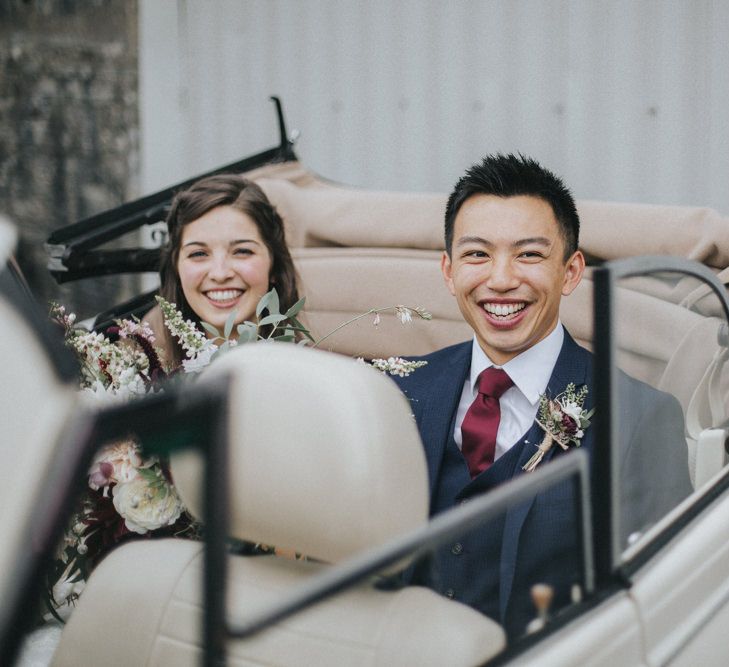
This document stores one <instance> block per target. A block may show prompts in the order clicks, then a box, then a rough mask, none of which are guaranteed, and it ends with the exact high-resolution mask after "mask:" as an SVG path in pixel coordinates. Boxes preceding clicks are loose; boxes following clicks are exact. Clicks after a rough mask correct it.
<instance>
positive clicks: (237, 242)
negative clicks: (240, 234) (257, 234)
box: [229, 239, 260, 245]
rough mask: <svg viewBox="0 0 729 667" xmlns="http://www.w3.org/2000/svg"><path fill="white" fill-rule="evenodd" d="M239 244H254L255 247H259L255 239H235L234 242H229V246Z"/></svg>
mask: <svg viewBox="0 0 729 667" xmlns="http://www.w3.org/2000/svg"><path fill="white" fill-rule="evenodd" d="M239 243H255V244H256V245H260V243H259V242H258V241H256V239H236V240H235V241H231V242H230V243H229V245H238V244H239Z"/></svg>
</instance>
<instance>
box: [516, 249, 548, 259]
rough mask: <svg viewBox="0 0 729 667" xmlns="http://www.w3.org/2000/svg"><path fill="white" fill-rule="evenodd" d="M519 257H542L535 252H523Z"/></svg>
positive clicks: (539, 253)
mask: <svg viewBox="0 0 729 667" xmlns="http://www.w3.org/2000/svg"><path fill="white" fill-rule="evenodd" d="M519 257H523V258H524V259H542V258H543V257H544V255H543V254H542V253H541V252H537V251H536V250H525V251H524V252H523V253H521V255H519Z"/></svg>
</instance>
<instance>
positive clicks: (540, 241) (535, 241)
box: [512, 236, 552, 248]
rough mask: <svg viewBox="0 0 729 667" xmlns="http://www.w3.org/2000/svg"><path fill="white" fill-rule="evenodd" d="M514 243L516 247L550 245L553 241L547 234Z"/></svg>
mask: <svg viewBox="0 0 729 667" xmlns="http://www.w3.org/2000/svg"><path fill="white" fill-rule="evenodd" d="M512 245H513V246H514V247H515V248H523V247H524V246H525V245H543V246H546V247H549V246H551V245H552V242H551V241H550V240H549V239H548V238H547V237H546V236H532V237H531V238H527V239H519V240H518V241H514V243H512Z"/></svg>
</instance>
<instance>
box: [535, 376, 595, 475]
mask: <svg viewBox="0 0 729 667" xmlns="http://www.w3.org/2000/svg"><path fill="white" fill-rule="evenodd" d="M586 397H587V386H586V385H582V387H580V388H579V389H575V384H574V382H570V383H569V384H568V385H567V388H566V389H565V390H564V391H563V392H562V393H561V394H559V395H558V396H556V397H555V398H547V396H546V394H542V395H541V396H540V397H539V412H538V413H537V424H539V426H541V427H542V429H543V430H544V438H543V440H542V442H541V444H539V445H537V451H536V452H535V453H534V455H533V456H532V457H531V458H530V459H529V460H528V461H527V462H526V465H524V467H523V470H526V471H527V472H531V471H532V470H534V468H536V467H537V466H538V465H539V462H540V461H541V460H542V459H543V458H544V455H545V454H546V453H547V452H548V451H549V450H550V449H551V448H552V445H554V443H555V442H556V443H557V444H558V445H559V446H560V447H561V448H562V449H567V448H568V447H569V446H570V444H573V445H574V446H575V447H579V446H580V444H581V440H582V436H584V435H585V429H586V428H587V427H588V426H589V425H590V418H591V417H592V415H593V413H594V412H595V408H593V409H592V410H589V411H587V410H585V409H583V407H582V406H583V404H584V402H585V398H586Z"/></svg>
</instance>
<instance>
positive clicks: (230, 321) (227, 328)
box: [223, 310, 238, 340]
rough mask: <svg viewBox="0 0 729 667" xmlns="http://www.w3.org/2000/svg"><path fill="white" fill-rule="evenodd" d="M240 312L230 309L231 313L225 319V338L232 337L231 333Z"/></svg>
mask: <svg viewBox="0 0 729 667" xmlns="http://www.w3.org/2000/svg"><path fill="white" fill-rule="evenodd" d="M237 314H238V313H237V312H236V311H235V310H231V311H230V315H228V319H227V320H225V328H224V329H223V337H224V338H225V340H228V338H230V334H231V333H232V331H233V325H234V324H235V317H236V315H237Z"/></svg>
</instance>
